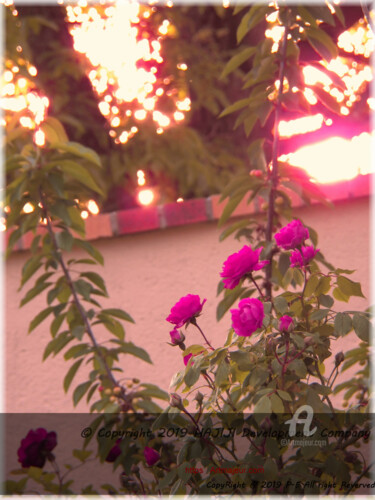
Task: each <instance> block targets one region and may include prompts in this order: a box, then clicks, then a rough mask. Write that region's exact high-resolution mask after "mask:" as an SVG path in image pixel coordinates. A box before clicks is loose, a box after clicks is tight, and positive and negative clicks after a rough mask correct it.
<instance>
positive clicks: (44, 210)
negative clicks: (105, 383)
mask: <svg viewBox="0 0 375 500" xmlns="http://www.w3.org/2000/svg"><path fill="white" fill-rule="evenodd" d="M39 196H40V201H41V204H42V213H43V218H44V219H45V220H46V221H47V230H48V234H49V235H50V238H51V241H52V244H53V247H54V250H55V252H56V255H57V259H58V262H59V264H60V266H61V269H62V271H63V273H64V276H65V279H66V282H67V284H68V286H69V288H70V290H71V292H72V296H73V301H74V304H75V305H76V307H77V309H78V312H79V314H80V316H81V318H82V320H83V323H84V325H85V328H86V332H87V334H88V336H89V337H90V340H91V343H92V345H93V347H94V349H95V351H96V352H97V354H98V356H99V357H100V360H101V362H102V363H103V366H104V369H105V371H106V373H107V376H108V378H109V379H110V380H111V382H112V383H113V385H115V386H117V385H119V384H118V383H117V381H116V379H115V378H114V376H113V374H112V372H111V370H110V368H109V366H108V364H107V362H106V360H105V357H104V356H103V353H102V352H101V350H100V347H99V345H98V343H97V341H96V338H95V335H94V332H93V331H92V328H91V325H90V322H89V320H88V318H87V315H86V313H85V310H84V309H83V307H82V304H81V302H80V300H79V297H78V295H77V292H76V290H75V288H74V283H73V281H72V278H71V276H70V272H69V270H68V268H67V267H66V265H65V262H64V259H63V257H62V255H61V251H60V249H59V246H58V244H57V241H56V236H55V233H54V231H53V227H52V222H51V218H50V216H49V213H48V210H47V205H46V201H45V197H44V195H43V192H42V190H41V189H40V190H39ZM120 387H121V386H120ZM121 390H122V393H121V394H120V396H121V397H122V399H124V400H126V401H127V398H126V397H125V391H124V389H123V388H122V387H121Z"/></svg>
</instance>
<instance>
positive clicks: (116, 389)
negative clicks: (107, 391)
mask: <svg viewBox="0 0 375 500" xmlns="http://www.w3.org/2000/svg"><path fill="white" fill-rule="evenodd" d="M121 390H122V389H121V387H119V386H118V385H116V387H114V388H113V394H116V395H118V394H121Z"/></svg>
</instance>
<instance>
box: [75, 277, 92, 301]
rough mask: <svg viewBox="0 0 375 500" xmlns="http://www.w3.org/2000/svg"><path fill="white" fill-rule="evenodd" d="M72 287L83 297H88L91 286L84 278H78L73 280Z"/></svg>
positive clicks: (87, 298)
mask: <svg viewBox="0 0 375 500" xmlns="http://www.w3.org/2000/svg"><path fill="white" fill-rule="evenodd" d="M74 288H75V290H76V292H77V293H79V294H80V295H82V297H83V298H84V299H86V300H89V299H90V293H91V292H92V286H91V285H90V283H87V281H85V280H82V279H78V280H76V281H74Z"/></svg>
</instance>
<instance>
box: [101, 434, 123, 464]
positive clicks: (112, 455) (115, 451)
mask: <svg viewBox="0 0 375 500" xmlns="http://www.w3.org/2000/svg"><path fill="white" fill-rule="evenodd" d="M120 443H121V439H118V440H117V441H116V444H115V445H114V446H113V447H112V448H111V449H110V450H109V453H108V455H107V458H106V459H105V461H106V462H110V463H111V462H115V460H116V458H117V457H119V456H120V455H121V448H120V446H119V445H120Z"/></svg>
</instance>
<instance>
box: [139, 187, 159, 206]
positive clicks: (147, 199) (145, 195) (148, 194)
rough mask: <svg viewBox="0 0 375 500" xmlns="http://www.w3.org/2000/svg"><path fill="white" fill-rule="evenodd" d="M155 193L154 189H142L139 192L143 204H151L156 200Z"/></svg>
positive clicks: (140, 201)
mask: <svg viewBox="0 0 375 500" xmlns="http://www.w3.org/2000/svg"><path fill="white" fill-rule="evenodd" d="M154 198H155V195H154V192H153V191H152V189H142V191H139V193H138V200H139V203H140V204H141V205H150V204H151V203H152V202H153V201H154Z"/></svg>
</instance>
